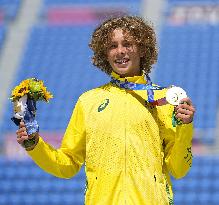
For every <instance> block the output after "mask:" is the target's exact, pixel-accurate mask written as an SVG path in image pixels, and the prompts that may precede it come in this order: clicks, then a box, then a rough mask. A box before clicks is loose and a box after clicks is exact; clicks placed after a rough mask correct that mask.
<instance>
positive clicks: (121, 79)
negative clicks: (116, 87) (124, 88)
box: [111, 71, 146, 84]
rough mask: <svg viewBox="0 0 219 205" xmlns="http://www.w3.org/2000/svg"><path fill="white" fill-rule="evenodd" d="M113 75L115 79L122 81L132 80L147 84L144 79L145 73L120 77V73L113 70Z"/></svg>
mask: <svg viewBox="0 0 219 205" xmlns="http://www.w3.org/2000/svg"><path fill="white" fill-rule="evenodd" d="M111 76H112V77H114V78H115V79H118V80H120V81H125V80H127V81H128V82H132V83H138V84H146V80H145V79H144V75H143V74H142V75H140V76H133V77H124V78H123V77H120V75H119V74H117V73H115V72H114V71H112V73H111Z"/></svg>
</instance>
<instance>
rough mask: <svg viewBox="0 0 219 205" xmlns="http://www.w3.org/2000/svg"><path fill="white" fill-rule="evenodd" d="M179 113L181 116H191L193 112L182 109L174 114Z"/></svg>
mask: <svg viewBox="0 0 219 205" xmlns="http://www.w3.org/2000/svg"><path fill="white" fill-rule="evenodd" d="M178 113H181V114H185V115H189V116H193V112H192V111H190V110H187V109H183V108H179V109H178V110H177V111H176V114H178Z"/></svg>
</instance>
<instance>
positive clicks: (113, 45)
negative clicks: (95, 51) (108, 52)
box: [109, 44, 117, 49]
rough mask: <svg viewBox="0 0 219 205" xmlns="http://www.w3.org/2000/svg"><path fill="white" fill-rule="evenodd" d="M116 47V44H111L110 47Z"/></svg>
mask: <svg viewBox="0 0 219 205" xmlns="http://www.w3.org/2000/svg"><path fill="white" fill-rule="evenodd" d="M116 47H117V45H116V44H110V45H109V49H114V48H116Z"/></svg>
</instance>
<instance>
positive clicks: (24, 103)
mask: <svg viewBox="0 0 219 205" xmlns="http://www.w3.org/2000/svg"><path fill="white" fill-rule="evenodd" d="M52 97H53V96H52V94H51V93H50V92H48V91H47V89H46V87H45V86H44V84H43V81H41V80H38V79H36V78H29V79H26V80H23V81H22V82H21V83H20V84H19V85H18V86H16V87H15V88H14V89H13V90H12V94H11V97H10V100H11V101H12V102H13V104H14V115H13V117H12V118H11V119H12V121H13V122H14V123H15V124H16V125H17V126H19V125H20V122H21V121H23V122H24V123H25V126H26V130H27V135H28V137H29V139H28V140H25V141H24V142H23V144H22V146H23V147H25V148H28V147H31V146H33V145H34V144H35V143H36V139H35V136H36V134H37V133H38V132H39V125H38V123H37V121H36V119H35V116H36V110H37V108H36V102H37V101H46V102H48V101H49V99H50V98H52Z"/></svg>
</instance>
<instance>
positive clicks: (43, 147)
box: [28, 100, 86, 178]
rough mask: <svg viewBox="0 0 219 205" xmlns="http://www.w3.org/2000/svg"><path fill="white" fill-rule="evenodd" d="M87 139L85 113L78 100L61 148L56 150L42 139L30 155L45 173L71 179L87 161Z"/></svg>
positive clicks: (29, 152)
mask: <svg viewBox="0 0 219 205" xmlns="http://www.w3.org/2000/svg"><path fill="white" fill-rule="evenodd" d="M85 138H86V136H85V124H84V113H83V109H82V105H81V103H80V100H78V102H77V103H76V105H75V109H74V111H73V114H72V116H71V119H70V121H69V124H68V127H67V129H66V132H65V134H64V137H63V140H62V144H61V147H60V148H59V149H54V148H53V147H52V146H50V145H49V144H48V143H46V142H44V141H43V139H42V138H41V137H40V139H39V142H38V144H37V145H36V147H35V148H34V149H33V150H31V151H28V154H29V155H30V157H31V158H32V159H33V160H34V161H35V163H36V164H37V165H38V166H39V167H41V168H42V169H43V170H44V171H46V172H48V173H50V174H52V175H55V176H57V177H61V178H71V177H72V176H74V175H75V174H76V173H77V172H78V171H79V170H80V168H81V166H82V164H83V163H84V161H85V150H86V149H85V141H86V140H85Z"/></svg>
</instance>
